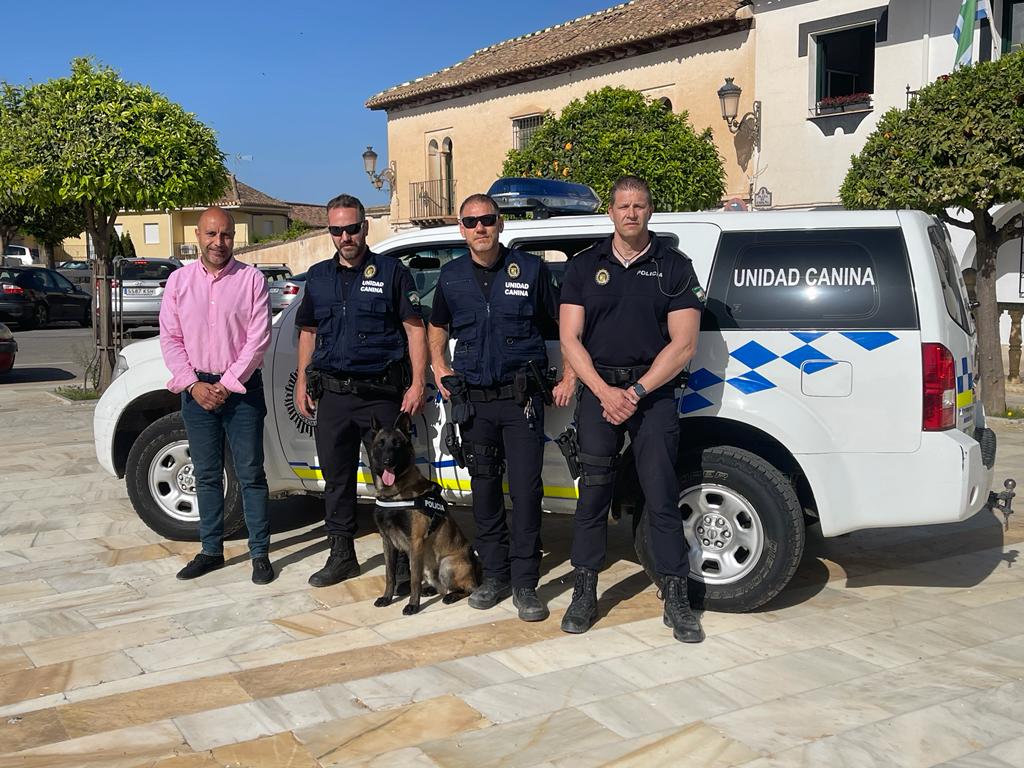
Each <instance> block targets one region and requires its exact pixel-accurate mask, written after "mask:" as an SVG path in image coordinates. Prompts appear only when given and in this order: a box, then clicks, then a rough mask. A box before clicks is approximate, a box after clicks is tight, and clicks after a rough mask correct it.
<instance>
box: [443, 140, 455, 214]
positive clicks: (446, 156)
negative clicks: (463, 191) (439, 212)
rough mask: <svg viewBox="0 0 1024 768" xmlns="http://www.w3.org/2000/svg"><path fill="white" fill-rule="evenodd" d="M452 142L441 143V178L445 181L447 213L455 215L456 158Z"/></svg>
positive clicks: (444, 192)
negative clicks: (453, 153)
mask: <svg viewBox="0 0 1024 768" xmlns="http://www.w3.org/2000/svg"><path fill="white" fill-rule="evenodd" d="M452 150H453V146H452V140H451V139H449V138H445V140H444V141H442V142H441V178H442V179H444V189H443V194H444V199H445V213H446V215H449V216H450V215H451V214H453V213H455V158H454V157H453V155H452Z"/></svg>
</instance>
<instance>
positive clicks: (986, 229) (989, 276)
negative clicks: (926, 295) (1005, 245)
mask: <svg viewBox="0 0 1024 768" xmlns="http://www.w3.org/2000/svg"><path fill="white" fill-rule="evenodd" d="M974 234H975V243H976V248H977V254H976V255H975V265H976V267H977V270H978V272H977V281H976V283H975V286H976V291H977V300H978V308H977V310H976V311H975V320H976V321H977V325H978V363H979V366H980V368H981V370H980V371H979V372H978V373H979V376H978V381H979V386H980V387H981V402H982V404H983V405H984V406H985V413H988V414H991V415H993V416H1001V415H1003V414H1004V413H1005V412H1006V379H1005V378H1004V375H1003V348H1002V345H1001V344H1000V343H999V303H998V301H997V299H996V254H997V252H998V250H999V246H998V244H997V242H998V241H997V237H998V232H997V231H996V228H995V225H994V224H993V223H992V217H991V216H990V215H989V213H988V211H974Z"/></svg>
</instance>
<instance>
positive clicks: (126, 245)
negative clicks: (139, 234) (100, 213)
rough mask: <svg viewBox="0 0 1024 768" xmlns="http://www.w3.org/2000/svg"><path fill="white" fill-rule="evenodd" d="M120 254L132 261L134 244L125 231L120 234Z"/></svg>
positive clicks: (134, 254)
mask: <svg viewBox="0 0 1024 768" xmlns="http://www.w3.org/2000/svg"><path fill="white" fill-rule="evenodd" d="M121 253H122V254H123V255H124V257H125V258H126V259H134V258H135V256H136V253H135V243H133V242H132V236H131V235H130V234H129V233H128V232H127V231H126V232H123V233H122V234H121Z"/></svg>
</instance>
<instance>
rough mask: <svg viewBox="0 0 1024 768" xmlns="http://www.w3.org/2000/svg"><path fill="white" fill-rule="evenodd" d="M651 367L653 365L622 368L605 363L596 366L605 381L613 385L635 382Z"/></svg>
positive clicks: (595, 368)
mask: <svg viewBox="0 0 1024 768" xmlns="http://www.w3.org/2000/svg"><path fill="white" fill-rule="evenodd" d="M650 368H651V366H649V365H637V366H633V367H629V366H626V367H622V368H613V367H610V366H604V365H595V366H594V370H596V371H597V375H598V376H600V377H601V378H602V379H603V380H604V383H605V384H610V385H611V386H613V387H625V386H627V385H629V384H635V383H636V382H637V381H638V380H639V379H640V377H641V376H643V375H644V374H645V373H647V371H649V370H650Z"/></svg>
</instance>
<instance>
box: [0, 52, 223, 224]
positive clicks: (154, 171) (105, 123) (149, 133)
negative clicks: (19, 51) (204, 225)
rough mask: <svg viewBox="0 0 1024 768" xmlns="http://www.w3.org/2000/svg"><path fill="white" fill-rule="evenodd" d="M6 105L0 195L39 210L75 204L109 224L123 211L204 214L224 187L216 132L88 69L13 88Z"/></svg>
mask: <svg viewBox="0 0 1024 768" xmlns="http://www.w3.org/2000/svg"><path fill="white" fill-rule="evenodd" d="M4 102H5V105H6V108H5V110H4V120H3V121H2V123H0V186H8V185H9V187H10V188H15V189H19V190H21V191H22V193H23V194H26V195H27V196H28V197H29V198H30V199H31V202H34V203H35V204H37V205H42V206H45V205H48V204H52V203H64V202H70V201H78V202H81V203H83V204H84V205H85V206H86V209H87V211H89V210H90V209H91V211H92V212H93V213H94V214H101V215H105V216H106V217H107V219H108V221H109V222H110V223H111V224H112V218H111V217H112V216H113V215H116V213H117V211H119V210H122V209H128V210H153V209H164V208H181V207H185V206H192V205H201V204H204V203H207V202H209V201H211V200H215V199H216V198H217V197H218V196H219V195H220V194H221V193H222V192H223V191H224V190H225V189H226V187H227V172H226V171H225V169H224V165H223V160H224V155H223V154H222V153H221V152H220V150H219V149H218V148H217V142H216V138H215V136H214V133H213V131H212V130H211V129H209V128H207V127H206V126H205V125H203V124H202V123H201V122H199V121H198V120H197V119H196V118H195V117H194V116H193V115H191V114H189V113H187V112H185V110H183V109H182V108H181V107H180V106H178V105H177V104H175V103H173V102H171V101H170V100H168V99H167V98H166V97H164V96H163V95H161V94H159V93H156V92H155V91H153V90H152V89H150V88H149V87H147V86H144V85H139V84H136V83H129V82H125V81H124V80H122V79H121V78H120V76H119V75H118V73H117V72H115V71H114V70H112V69H109V68H107V67H102V66H97V65H94V63H93V62H92V61H91V60H89V59H75V60H74V61H73V62H72V64H71V75H70V77H65V78H57V79H54V80H49V81H47V82H43V83H38V84H36V85H32V86H28V87H25V88H14V87H10V86H7V87H6V88H5V98H4ZM4 147H7V150H6V151H5V150H4ZM12 147H16V148H17V151H16V152H12V151H11V148H12Z"/></svg>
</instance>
